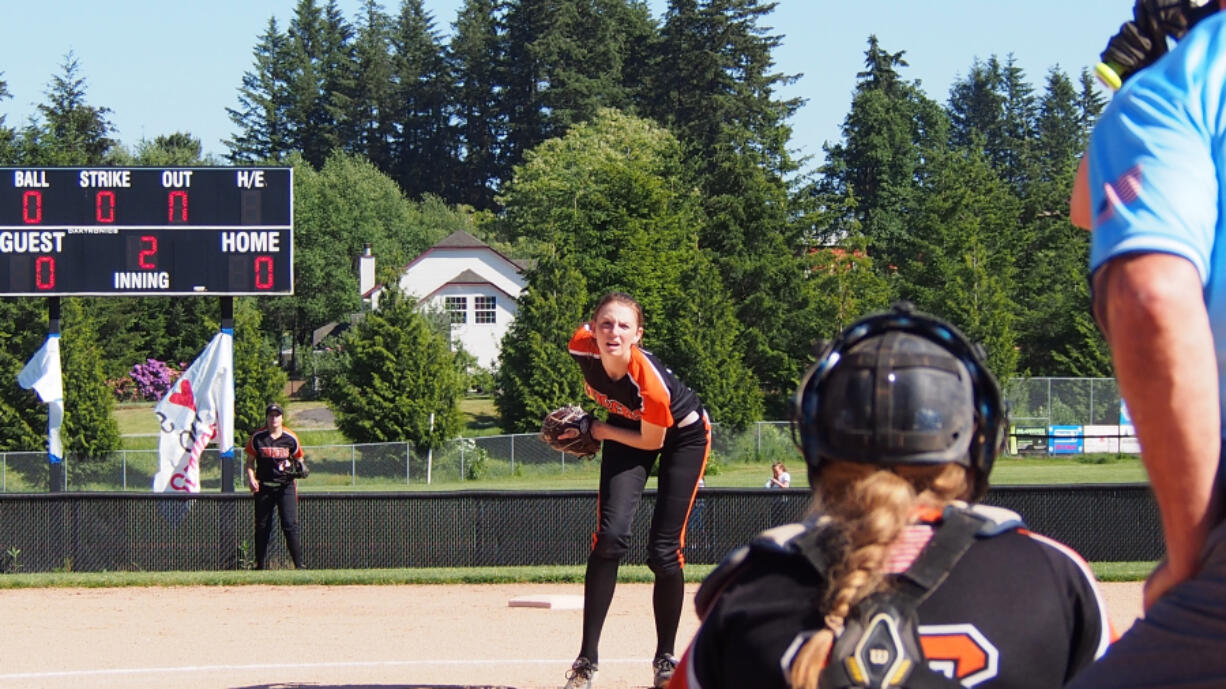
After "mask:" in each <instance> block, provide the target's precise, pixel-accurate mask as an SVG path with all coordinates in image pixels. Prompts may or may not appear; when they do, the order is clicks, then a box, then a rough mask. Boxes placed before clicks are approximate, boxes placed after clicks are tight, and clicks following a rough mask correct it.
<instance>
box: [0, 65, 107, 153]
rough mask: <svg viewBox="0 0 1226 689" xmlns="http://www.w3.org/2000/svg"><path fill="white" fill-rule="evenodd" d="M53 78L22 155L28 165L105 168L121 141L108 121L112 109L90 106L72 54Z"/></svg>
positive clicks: (28, 129)
mask: <svg viewBox="0 0 1226 689" xmlns="http://www.w3.org/2000/svg"><path fill="white" fill-rule="evenodd" d="M60 68H61V70H62V71H61V73H59V74H56V75H54V76H53V77H52V78H51V83H50V84H49V85H48V88H47V91H46V96H47V100H46V102H44V103H40V104H38V105H37V106H36V107H37V110H38V113H39V116H38V120H37V121H36V122H34V123H32V124H31V125H29V126H27V127H26V129H25V130H24V132H23V136H22V137H21V139H22V140H21V142H20V146H21V148H22V150H21V151H20V152H19V153H18V155H19V156H20V157H21V158H22V159H23V163H24V164H26V165H102V164H104V163H105V162H106V161H107V157H108V155H109V154H110V153H111V152H112V150H113V149H114V148H115V147H116V146H117V144H118V142H117V141H115V139H112V138H111V134H112V133H113V130H114V128H113V127H112V125H111V122H110V120H108V119H107V117H108V115H110V112H111V109H110V108H107V107H96V106H92V105H90V104H89V103H88V102H87V100H86V94H87V90H88V89H87V85H86V80H85V77H84V76H82V75H81V63H80V61H79V60H78V59H77V57H76V55H75V54H74V53H73V52H71V51H69V53H68V54H67V55H65V56H64V62H63V64H61V65H60Z"/></svg>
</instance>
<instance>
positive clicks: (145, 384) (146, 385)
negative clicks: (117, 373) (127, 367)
mask: <svg viewBox="0 0 1226 689" xmlns="http://www.w3.org/2000/svg"><path fill="white" fill-rule="evenodd" d="M128 375H129V376H131V377H132V382H134V383H136V394H137V395H138V396H139V397H140V398H141V399H143V400H150V401H153V400H160V399H162V397H164V396H165V395H166V391H167V390H169V389H170V384H171V383H173V382H174V380H175V378H176V377H178V375H179V372H178V371H176V370H175V369H173V368H171V367H170V366H168V365H166V363H165V362H162V361H158V360H157V359H146V360H145V363H143V364H136V365H135V366H133V367H132V370H131V371H129V372H128Z"/></svg>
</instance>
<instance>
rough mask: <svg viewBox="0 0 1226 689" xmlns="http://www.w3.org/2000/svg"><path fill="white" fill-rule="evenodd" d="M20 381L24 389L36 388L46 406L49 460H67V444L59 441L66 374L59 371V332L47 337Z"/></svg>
mask: <svg viewBox="0 0 1226 689" xmlns="http://www.w3.org/2000/svg"><path fill="white" fill-rule="evenodd" d="M17 384H18V385H20V386H21V387H22V388H23V389H25V390H29V389H31V388H33V389H34V392H36V393H38V398H39V399H40V400H42V401H43V403H44V404H46V405H47V454H48V461H49V462H50V463H52V464H59V463H60V462H62V461H64V444H63V442H62V441H61V440H60V426H63V425H64V376H63V374H62V373H61V372H60V335H59V333H52V334H50V335H48V336H47V341H46V342H44V343H43V346H42V347H39V349H38V351H37V352H35V353H34V356H32V357H30V361H29V362H27V363H26V365H25V368H23V369H21V373H18V374H17Z"/></svg>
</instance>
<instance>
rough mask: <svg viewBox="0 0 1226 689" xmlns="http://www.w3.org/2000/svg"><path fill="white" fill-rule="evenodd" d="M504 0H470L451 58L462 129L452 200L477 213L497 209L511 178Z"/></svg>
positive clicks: (454, 99) (462, 12)
mask: <svg viewBox="0 0 1226 689" xmlns="http://www.w3.org/2000/svg"><path fill="white" fill-rule="evenodd" d="M499 4H500V0H465V1H464V5H463V7H461V9H460V14H459V17H458V18H457V19H456V23H455V33H454V34H453V35H452V38H451V43H450V45H449V48H448V51H447V56H448V61H449V66H450V71H451V78H452V80H453V81H454V84H455V86H454V91H453V93H452V96H451V100H452V103H453V105H454V109H455V116H456V119H457V125H456V127H457V129H458V137H457V138H458V141H457V146H458V151H459V152H458V156H457V157H458V160H457V162H456V165H457V170H456V184H455V188H454V189H453V190H452V192H451V193H450V194H449V197H448V198H450V199H452V200H453V201H455V202H458V203H466V204H469V205H471V206H473V207H474V208H477V209H492V208H495V207H496V205H497V204H496V203H495V201H494V195H495V194H497V193H498V191H499V187H500V186H501V183H502V181H503V180H504V179H506V178H507V177H508V176H509V175H510V172H509V170H510V168H509V166H508V165H507V163H506V156H505V153H504V150H503V139H504V138H505V137H506V133H507V118H506V113H505V112H504V111H503V109H502V101H501V98H500V88H501V83H502V79H503V73H504V71H505V69H506V66H505V64H504V62H503V55H502V52H501V37H500V36H499V33H498V23H497V20H496V14H495V12H496V8H497V7H498V5H499Z"/></svg>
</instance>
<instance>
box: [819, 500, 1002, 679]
mask: <svg viewBox="0 0 1226 689" xmlns="http://www.w3.org/2000/svg"><path fill="white" fill-rule="evenodd" d="M984 521H985V520H984V519H983V518H981V517H978V516H976V515H974V514H971V513H969V512H965V511H961V510H946V512H945V515H944V520H943V522H942V524H941V526H940V527H938V528H937V530H936V532H935V533H934V534H933V536H932V540H930V541H929V542H928V545H927V546H926V547H925V548H924V550H923V551H922V552H921V553H920V554H919V556H918V557H917V558H916V559H915V561H914V562H912V563H911V566H910V567H909V568H907V570H906V571H905V572H903V573H902V574H899V575H897V577H896V582H895V586H894V587H893V588H891V589H890V590H889V591H885V592H881V593H877V594H874V595H872V596H869V597H868V598H865V599H864V600H862V601H860V602H859V603H858V604H857V605H856V606H855V607H854V608H852V610H851V613H850V614H849V615H848V616H847V619H846V620H845V622H844V624H845V627H844V629H843V632H842V633H841V634H840V635H839V636H838V638H837V639H836V640H835V642H834V647H833V648H832V649H831V651H830V658H829V659H828V661H827V663H826V669H825V670H823V671H822V678H821V686H822V687H826V688H827V689H894V688H897V689H963V687H962V684H961V683H959V682H958V681H956V680H953V679H950V678H949V677H946V676H945V675H943V674H940V673H938V672H934V671H933V670H932V669H930V668H929V667H928V662H927V660H926V659H925V657H924V651H923V649H922V647H921V646H920V641H919V631H918V627H919V622H918V618H917V616H916V609H917V608H918V607H919V604H920V603H922V602H923V601H924V599H925V598H927V597H928V595H929V594H930V593H931V592H932V590H933V589H935V588H936V587H937V586H939V585H940V584H941V582H942V581H944V580H945V577H946V576H948V575H949V572H950V570H952V569H953V568H954V565H956V564H957V562H958V560H959V559H960V558H961V557H962V555H963V554H965V553H966V551H967V550H968V549H970V547H971V544H973V543H974V542H975V534H976V533H978V532H979V530H980V527H981V526H982V525H983V522H984ZM814 564H815V565H818V564H820V563H816V562H815V563H814Z"/></svg>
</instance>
